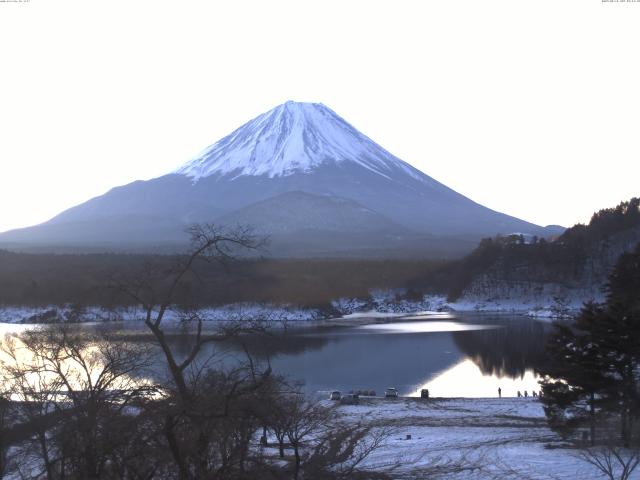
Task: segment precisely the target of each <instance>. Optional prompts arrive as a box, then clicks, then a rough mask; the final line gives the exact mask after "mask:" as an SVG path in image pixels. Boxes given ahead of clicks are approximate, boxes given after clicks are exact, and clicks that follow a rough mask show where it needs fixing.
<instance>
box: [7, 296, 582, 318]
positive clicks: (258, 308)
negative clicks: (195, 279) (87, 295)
mask: <svg viewBox="0 0 640 480" xmlns="http://www.w3.org/2000/svg"><path fill="white" fill-rule="evenodd" d="M580 306H581V302H579V301H575V302H571V303H566V304H563V305H561V306H558V305H556V304H553V303H549V302H547V303H540V302H535V301H532V300H531V299H510V300H501V301H492V300H479V299H469V298H462V299H460V300H458V301H455V302H448V301H447V299H446V297H444V296H439V295H425V296H423V297H421V298H418V299H407V298H406V297H404V296H403V295H401V294H400V293H397V292H373V293H372V295H371V296H370V298H368V299H366V300H365V299H355V298H341V299H337V300H334V301H333V302H332V303H331V305H330V306H328V307H327V308H325V309H319V308H305V307H298V306H294V305H277V304H268V303H267V304H261V303H239V304H230V305H222V306H216V307H208V308H204V309H201V310H200V311H199V312H198V313H199V314H200V316H201V317H202V318H203V319H204V320H207V321H214V322H215V321H239V320H246V319H252V320H255V319H264V320H269V321H286V322H309V321H321V320H330V319H337V318H339V319H345V320H350V319H351V320H352V319H362V318H392V317H400V316H404V315H407V314H414V313H416V312H486V313H491V312H493V313H511V314H519V315H528V316H530V317H537V318H558V317H561V316H566V315H570V314H572V313H575V312H577V311H578V310H579V308H580ZM180 316H181V314H180V312H178V311H169V312H167V316H166V320H167V321H178V320H179V319H180ZM143 318H144V312H143V311H142V309H140V308H136V307H118V308H113V309H107V308H103V307H98V306H89V307H77V306H74V305H47V306H39V307H33V306H22V305H5V306H1V307H0V322H2V323H57V322H73V323H75V322H112V321H141V320H142V319H143Z"/></svg>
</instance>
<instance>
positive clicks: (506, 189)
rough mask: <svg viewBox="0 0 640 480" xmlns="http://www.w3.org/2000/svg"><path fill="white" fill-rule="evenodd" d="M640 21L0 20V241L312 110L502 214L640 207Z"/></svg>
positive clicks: (598, 12) (402, 11)
mask: <svg viewBox="0 0 640 480" xmlns="http://www.w3.org/2000/svg"><path fill="white" fill-rule="evenodd" d="M639 26H640V3H620V2H618V3H612V2H603V1H601V0H527V1H520V0H504V1H494V0H455V1H445V0H437V1H428V0H421V1H415V2H413V1H386V2H379V1H373V0H366V1H355V0H349V1H344V0H342V1H326V0H323V1H317V2H310V1H302V0H297V1H290V2H284V1H264V0H261V1H255V2H249V1H240V0H235V1H227V2H209V1H201V2H199V1H187V0H173V1H159V0H149V1H141V0H136V1H128V0H120V1H119V0H108V1H107V0H103V1H98V0H96V1H86V0H82V1H64V0H31V1H29V2H24V0H23V3H18V2H16V3H11V2H0V68H1V70H0V162H1V163H0V166H1V168H0V205H1V207H0V231H1V230H6V229H9V228H14V227H19V226H26V225H30V224H34V223H38V222H41V221H44V220H46V219H48V218H50V217H51V216H53V215H55V214H57V213H59V212H60V211H62V210H63V209H65V208H68V207H70V206H72V205H75V204H77V203H80V202H83V201H85V200H87V199H89V198H91V197H93V196H96V195H100V194H102V193H104V192H105V191H107V190H108V189H110V188H111V187H114V186H116V185H121V184H125V183H128V182H131V181H133V180H136V179H148V178H152V177H156V176H160V175H163V174H164V173H167V172H169V171H171V170H173V169H175V168H176V167H177V166H179V165H181V164H182V163H184V162H185V161H187V160H188V159H189V158H191V157H192V156H193V155H195V154H196V153H197V152H199V151H200V150H202V149H203V148H204V147H206V146H207V145H209V144H211V143H214V142H215V141H216V140H218V139H219V138H221V137H222V136H224V135H226V134H227V133H229V132H230V131H232V130H233V129H235V128H236V127H238V126H240V125H241V124H242V123H244V122H245V121H247V120H249V119H251V118H253V117H255V116H256V115H258V114H259V113H262V112H264V111H266V110H269V109H270V108H272V107H274V106H276V105H278V104H280V103H282V102H284V101H286V100H289V99H292V100H298V101H313V102H322V103H324V104H326V105H327V106H329V107H330V108H332V109H333V110H335V111H336V112H337V113H338V114H339V115H341V116H342V117H344V118H345V119H346V120H347V121H349V122H350V123H352V124H353V125H354V126H355V127H356V128H357V129H359V130H360V131H362V132H363V133H365V134H366V135H368V136H369V137H371V138H372V139H373V140H375V141H376V142H378V143H379V144H381V145H382V146H383V147H385V148H386V149H387V150H389V151H391V152H392V153H393V154H395V155H396V156H398V157H400V158H402V159H403V160H405V161H407V162H409V163H411V164H412V165H414V166H416V167H417V168H419V169H421V170H423V171H424V172H425V173H427V174H428V175H430V176H432V177H434V178H436V179H437V180H439V181H441V182H443V183H445V184H446V185H448V186H450V187H452V188H454V189H455V190H457V191H459V192H460V193H462V194H464V195H466V196H468V197H470V198H472V199H473V200H475V201H477V202H479V203H482V204H484V205H486V206H488V207H491V208H494V209H496V210H500V211H503V212H505V213H509V214H511V215H515V216H518V217H520V218H523V219H526V220H529V221H532V222H535V223H538V224H549V223H560V224H564V225H571V224H573V223H575V222H577V221H586V220H588V218H589V216H590V214H591V212H593V211H594V210H596V209H599V208H603V207H607V206H613V205H614V204H616V203H618V202H619V201H620V200H623V199H628V198H630V197H631V196H634V195H636V196H637V195H640V53H639V50H638V46H639V45H640V28H639Z"/></svg>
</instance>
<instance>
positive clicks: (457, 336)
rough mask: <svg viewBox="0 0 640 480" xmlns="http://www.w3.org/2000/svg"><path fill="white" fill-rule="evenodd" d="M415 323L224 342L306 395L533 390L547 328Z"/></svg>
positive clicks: (484, 320)
mask: <svg viewBox="0 0 640 480" xmlns="http://www.w3.org/2000/svg"><path fill="white" fill-rule="evenodd" d="M414 318H416V320H414V321H404V320H395V321H392V322H389V323H384V324H373V325H367V326H354V327H335V328H318V329H301V330H294V331H289V332H286V333H278V334H274V335H270V336H266V337H264V336H259V337H258V336H246V337H243V338H241V339H240V340H234V341H233V342H224V345H225V349H227V351H229V352H232V355H231V357H229V358H233V359H234V360H235V361H239V360H241V359H242V357H243V355H244V351H245V350H246V351H249V352H250V353H251V354H252V355H253V356H255V357H256V358H257V359H260V360H262V361H265V362H266V361H268V362H269V363H270V365H271V366H272V368H273V371H274V372H276V373H280V374H285V375H287V376H288V377H290V378H291V379H292V380H302V381H304V382H305V389H306V390H307V391H308V392H310V393H311V392H326V391H330V390H334V389H336V390H341V391H350V390H359V389H363V390H375V391H376V392H377V393H378V394H380V393H382V392H383V391H384V389H385V388H387V387H391V386H393V387H396V388H398V389H399V391H400V393H401V394H403V395H417V394H419V390H420V388H421V387H423V386H424V385H427V384H430V382H432V381H435V380H436V379H437V380H438V382H437V384H435V385H434V386H435V388H436V390H432V391H431V395H432V396H470V397H471V396H479V395H480V392H482V394H487V395H488V394H489V393H488V392H494V393H495V392H497V386H501V385H502V386H503V391H504V392H505V395H507V394H508V392H510V391H511V390H513V392H512V394H513V395H515V393H516V390H529V391H530V390H532V389H537V383H536V382H537V377H536V376H535V369H536V368H537V367H538V366H539V365H540V363H541V361H542V359H543V357H544V342H545V337H546V333H547V331H548V325H547V324H545V323H541V322H539V321H536V320H533V319H529V318H526V317H519V316H518V317H516V316H490V315H456V316H452V317H451V318H447V319H444V318H442V316H434V317H433V319H429V317H428V316H419V317H414ZM220 347H221V345H220V342H217V344H216V348H218V349H219V348H220ZM226 361H227V362H228V361H229V359H227V360H226ZM465 362H466V363H465ZM502 379H504V380H502ZM509 379H511V380H512V381H511V380H509ZM503 384H504V385H503ZM491 394H493V393H491ZM509 395H510V394H509Z"/></svg>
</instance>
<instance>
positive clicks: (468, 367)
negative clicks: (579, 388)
mask: <svg viewBox="0 0 640 480" xmlns="http://www.w3.org/2000/svg"><path fill="white" fill-rule="evenodd" d="M423 388H426V389H428V390H429V392H430V393H431V395H432V396H434V395H440V396H441V395H442V392H446V396H447V397H477V398H486V397H497V396H498V388H500V389H501V390H502V392H501V393H502V396H503V397H516V396H517V392H518V391H520V392H521V393H522V394H523V395H524V392H525V391H526V392H528V394H529V395H532V392H533V391H536V392H537V391H538V390H540V386H539V385H538V376H537V375H536V374H535V373H534V372H533V371H532V370H530V369H528V370H525V371H524V372H523V374H522V375H521V376H517V377H515V378H514V377H510V376H499V375H495V374H494V375H487V374H486V373H484V372H482V369H481V368H480V367H479V366H478V365H477V364H476V363H474V362H473V361H472V360H470V359H468V358H467V359H465V360H462V361H461V362H459V363H457V364H455V365H454V366H453V367H451V368H449V369H447V370H445V371H444V372H441V373H439V374H437V375H435V376H434V377H432V378H431V379H430V380H428V381H426V382H424V383H422V384H420V385H418V387H417V388H416V389H415V390H414V391H413V392H411V393H410V395H411V396H415V397H418V396H420V391H421V390H422V389H423Z"/></svg>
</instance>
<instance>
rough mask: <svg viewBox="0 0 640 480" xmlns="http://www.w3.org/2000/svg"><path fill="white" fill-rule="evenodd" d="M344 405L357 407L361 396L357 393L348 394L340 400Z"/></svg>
mask: <svg viewBox="0 0 640 480" xmlns="http://www.w3.org/2000/svg"><path fill="white" fill-rule="evenodd" d="M340 403H342V404H343V405H357V404H358V403H360V395H358V394H357V393H348V394H346V395H344V396H343V397H342V398H341V399H340Z"/></svg>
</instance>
